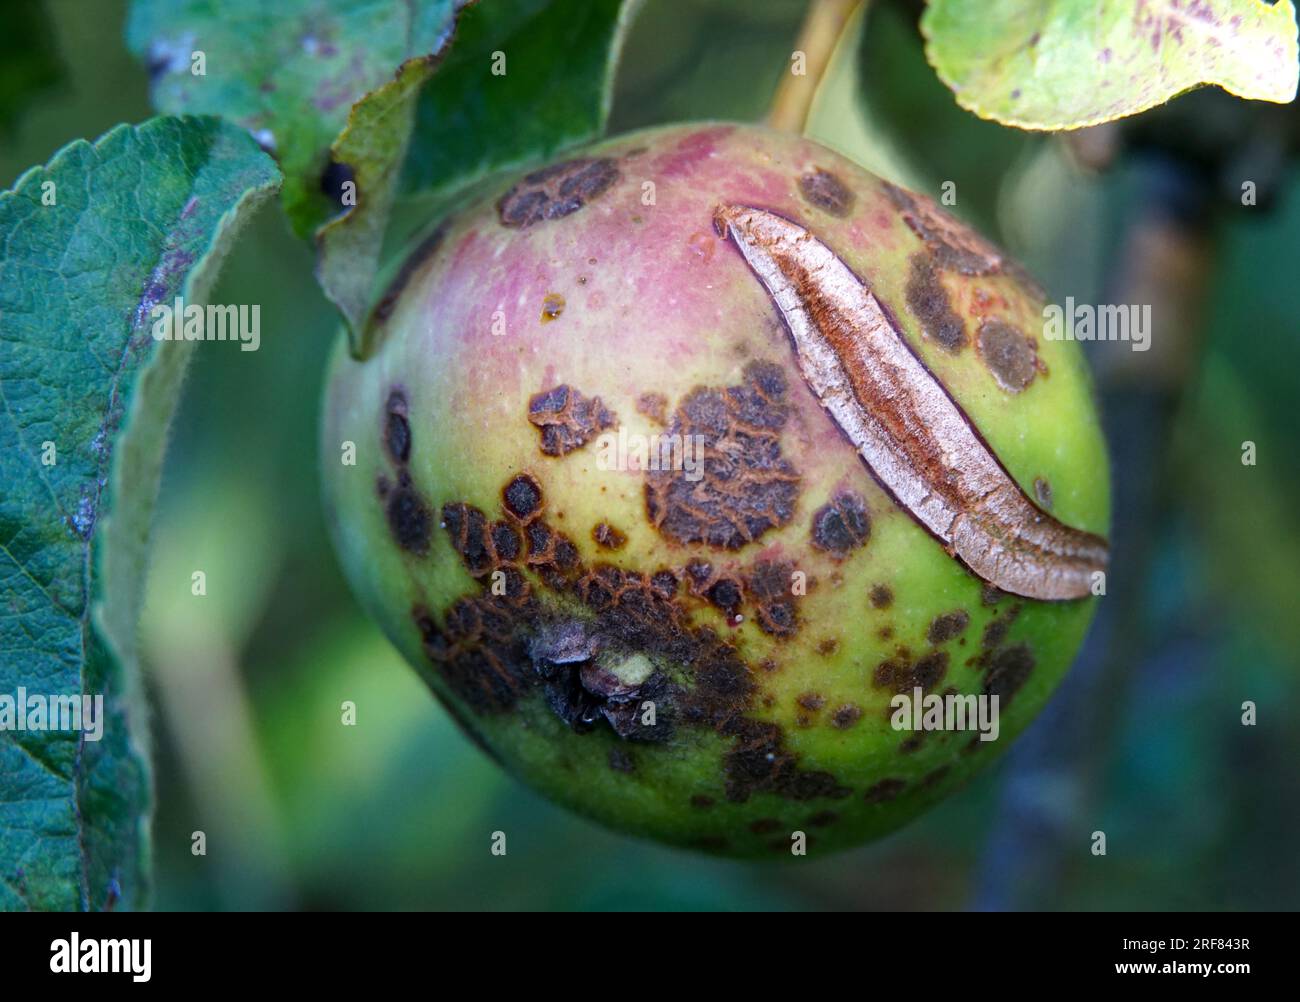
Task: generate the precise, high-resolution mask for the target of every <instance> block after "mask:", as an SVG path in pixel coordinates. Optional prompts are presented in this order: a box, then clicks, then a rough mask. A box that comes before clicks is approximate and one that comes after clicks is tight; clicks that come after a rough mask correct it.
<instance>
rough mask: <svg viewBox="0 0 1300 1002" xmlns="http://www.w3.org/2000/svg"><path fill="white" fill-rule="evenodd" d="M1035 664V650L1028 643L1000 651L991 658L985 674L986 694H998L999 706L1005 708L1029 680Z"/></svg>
mask: <svg viewBox="0 0 1300 1002" xmlns="http://www.w3.org/2000/svg"><path fill="white" fill-rule="evenodd" d="M1034 664H1035V662H1034V655H1033V652H1032V651H1030V649H1029V646H1028V645H1027V644H1017V645H1016V646H1014V647H1007V648H1004V649H1003V650H1000V651H998V652H997V653H996V654H994V655H993V656H992V657H991V658H990V659H989V666H988V672H987V673H986V674H985V676H984V693H985V695H989V696H997V697H998V700H999V706H1000V707H1001V708H1002V709H1004V710H1005V709H1006V708H1007V707H1008V706H1010V705H1011V701H1012V699H1014V698H1015V696H1016V693H1018V692H1019V691H1020V690H1021V688H1022V687H1023V686H1024V684H1025V683H1026V682H1027V681H1029V676H1030V675H1032V674H1033V671H1034Z"/></svg>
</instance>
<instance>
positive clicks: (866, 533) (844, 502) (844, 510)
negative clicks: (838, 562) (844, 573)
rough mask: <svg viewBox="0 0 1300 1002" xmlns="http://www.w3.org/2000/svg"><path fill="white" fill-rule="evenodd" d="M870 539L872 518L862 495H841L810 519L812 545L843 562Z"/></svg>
mask: <svg viewBox="0 0 1300 1002" xmlns="http://www.w3.org/2000/svg"><path fill="white" fill-rule="evenodd" d="M870 536H871V516H870V515H868V514H867V503H866V502H865V501H864V500H863V499H862V495H860V494H858V493H856V492H854V491H840V492H839V493H838V494H836V495H835V496H834V497H833V498H831V500H830V501H829V502H827V503H826V504H824V505H822V506H821V507H820V508H818V509H817V510H816V511H815V512H813V517H812V545H813V546H815V547H816V548H817V549H819V550H822V551H823V552H825V553H829V554H830V555H831V556H833V557H836V558H839V559H843V558H844V557H847V556H848V555H849V554H850V553H852V552H853V551H854V550H856V549H857V548H858V547H860V546H862V545H864V544H865V543H866V542H867V540H868V539H869V538H870Z"/></svg>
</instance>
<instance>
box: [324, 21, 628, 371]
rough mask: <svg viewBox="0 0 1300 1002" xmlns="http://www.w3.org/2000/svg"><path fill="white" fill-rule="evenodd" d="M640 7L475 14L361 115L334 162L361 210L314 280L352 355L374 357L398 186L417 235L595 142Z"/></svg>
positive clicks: (339, 222) (333, 228)
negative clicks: (521, 175) (370, 336)
mask: <svg viewBox="0 0 1300 1002" xmlns="http://www.w3.org/2000/svg"><path fill="white" fill-rule="evenodd" d="M636 7H637V4H636V3H635V2H629V0H586V2H584V3H581V4H574V3H566V2H563V0H560V2H548V0H491V2H490V3H480V4H477V5H475V6H472V7H469V8H467V9H466V10H465V11H464V12H463V13H462V14H461V16H460V20H459V22H458V23H457V26H456V35H455V39H454V41H453V42H452V45H451V46H450V48H449V49H448V50H447V52H446V53H445V54H444V55H443V56H442V57H441V58H440V59H435V58H427V59H418V60H412V61H410V62H408V63H406V64H404V65H403V66H402V67H401V69H400V70H399V71H398V73H397V75H396V77H395V78H394V79H393V80H392V81H391V82H390V83H388V84H386V85H385V86H384V87H381V88H380V89H379V90H377V91H376V92H374V93H373V94H370V95H368V96H367V97H366V98H365V99H364V100H362V101H361V102H359V103H358V104H357V106H356V107H355V108H353V110H352V114H351V116H350V117H349V120H348V126H347V129H346V130H345V131H344V133H343V135H342V136H341V137H340V138H339V141H338V142H337V143H336V144H335V148H334V151H333V158H334V160H335V161H336V162H338V163H342V164H347V165H348V167H349V168H350V170H351V172H352V174H353V177H354V180H355V181H356V185H357V204H356V205H355V206H354V207H352V208H350V209H348V210H346V211H345V213H344V214H343V215H340V216H339V217H337V218H335V219H333V220H330V221H329V222H328V223H326V224H325V225H324V226H323V227H322V228H321V230H320V231H319V233H318V241H319V247H320V260H319V264H318V267H317V275H318V277H319V278H320V281H321V285H322V286H323V287H324V289H325V291H326V294H327V295H329V297H330V298H331V299H332V300H333V301H334V302H335V304H337V305H338V307H339V308H340V310H342V312H343V315H344V318H345V319H346V321H347V322H348V324H349V327H350V329H351V331H352V333H353V351H354V353H355V354H357V355H359V356H360V355H364V353H365V351H366V345H365V344H364V340H365V338H364V332H365V319H366V316H367V312H368V310H369V306H370V303H371V301H372V298H373V294H374V291H375V284H376V283H375V278H376V275H377V274H378V271H379V266H380V258H381V255H382V251H383V247H384V245H385V235H386V234H387V233H388V222H389V216H390V213H391V210H392V207H393V203H394V200H395V198H396V197H397V195H398V194H399V187H401V188H404V189H405V191H406V192H407V193H408V194H410V193H414V197H413V198H409V199H407V200H406V201H405V202H404V203H403V212H402V215H403V219H404V220H406V221H410V222H411V223H412V225H413V228H416V229H418V228H419V227H420V226H421V225H422V224H423V223H424V222H425V221H427V220H428V219H429V218H430V217H432V216H433V215H435V214H436V213H437V211H438V210H439V209H441V208H442V207H443V206H445V205H446V203H447V201H448V199H449V197H450V196H451V194H452V193H454V192H460V191H463V190H464V189H465V188H466V187H468V186H469V185H472V184H474V183H475V182H477V181H479V180H481V179H482V178H483V177H484V176H486V175H488V174H489V173H491V172H492V171H495V170H499V169H502V168H504V167H507V166H519V165H522V164H525V163H532V162H536V161H538V160H542V159H545V158H547V157H550V156H553V155H554V154H556V153H557V152H559V151H560V150H562V149H565V148H567V147H570V146H574V145H577V144H579V143H583V142H587V141H588V140H590V139H592V138H594V137H596V136H598V135H599V134H600V133H601V132H602V131H603V129H604V126H605V120H606V117H607V116H608V114H609V105H610V96H611V88H612V81H613V74H614V67H615V64H616V62H617V59H618V54H619V50H620V47H621V44H622V40H623V37H624V34H625V32H626V28H627V25H628V23H629V21H630V20H631V18H632V16H633V14H634V12H635V8H636ZM403 166H404V168H405V173H404V174H403ZM390 244H391V241H390Z"/></svg>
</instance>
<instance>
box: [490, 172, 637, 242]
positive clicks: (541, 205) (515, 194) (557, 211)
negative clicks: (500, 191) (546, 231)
mask: <svg viewBox="0 0 1300 1002" xmlns="http://www.w3.org/2000/svg"><path fill="white" fill-rule="evenodd" d="M621 176H622V175H621V174H620V172H619V169H618V162H617V161H616V160H615V159H614V158H612V157H599V158H592V157H578V158H576V159H574V160H566V161H564V162H563V163H558V164H552V165H551V166H549V167H543V168H542V169H541V170H536V171H533V172H532V173H531V174H526V175H524V177H523V178H522V179H521V180H520V181H519V182H518V183H517V184H515V185H514V187H512V188H511V189H510V190H509V191H507V192H506V193H505V194H504V195H502V196H501V198H500V199H499V200H498V202H497V216H498V218H499V219H500V220H501V225H502V226H505V227H508V228H510V229H525V228H527V227H529V226H533V225H535V224H537V223H540V222H543V221H547V220H554V219H562V218H564V217H565V216H569V215H572V214H573V213H575V212H577V211H578V210H579V209H581V208H582V207H583V206H584V205H586V204H587V203H589V202H591V201H592V200H593V199H595V198H598V197H599V196H600V195H602V194H604V193H605V192H606V191H608V190H609V189H610V188H611V187H613V186H614V185H615V184H616V183H617V182H618V181H619V179H620V177H621Z"/></svg>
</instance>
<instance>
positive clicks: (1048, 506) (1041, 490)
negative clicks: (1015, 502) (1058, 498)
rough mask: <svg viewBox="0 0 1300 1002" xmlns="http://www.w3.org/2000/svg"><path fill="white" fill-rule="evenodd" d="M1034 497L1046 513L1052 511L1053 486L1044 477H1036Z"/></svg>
mask: <svg viewBox="0 0 1300 1002" xmlns="http://www.w3.org/2000/svg"><path fill="white" fill-rule="evenodd" d="M1034 497H1035V498H1036V499H1037V500H1038V503H1039V504H1040V505H1042V506H1043V509H1044V510H1045V511H1051V510H1052V485H1051V484H1050V483H1048V482H1047V480H1046V478H1044V477H1034Z"/></svg>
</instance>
